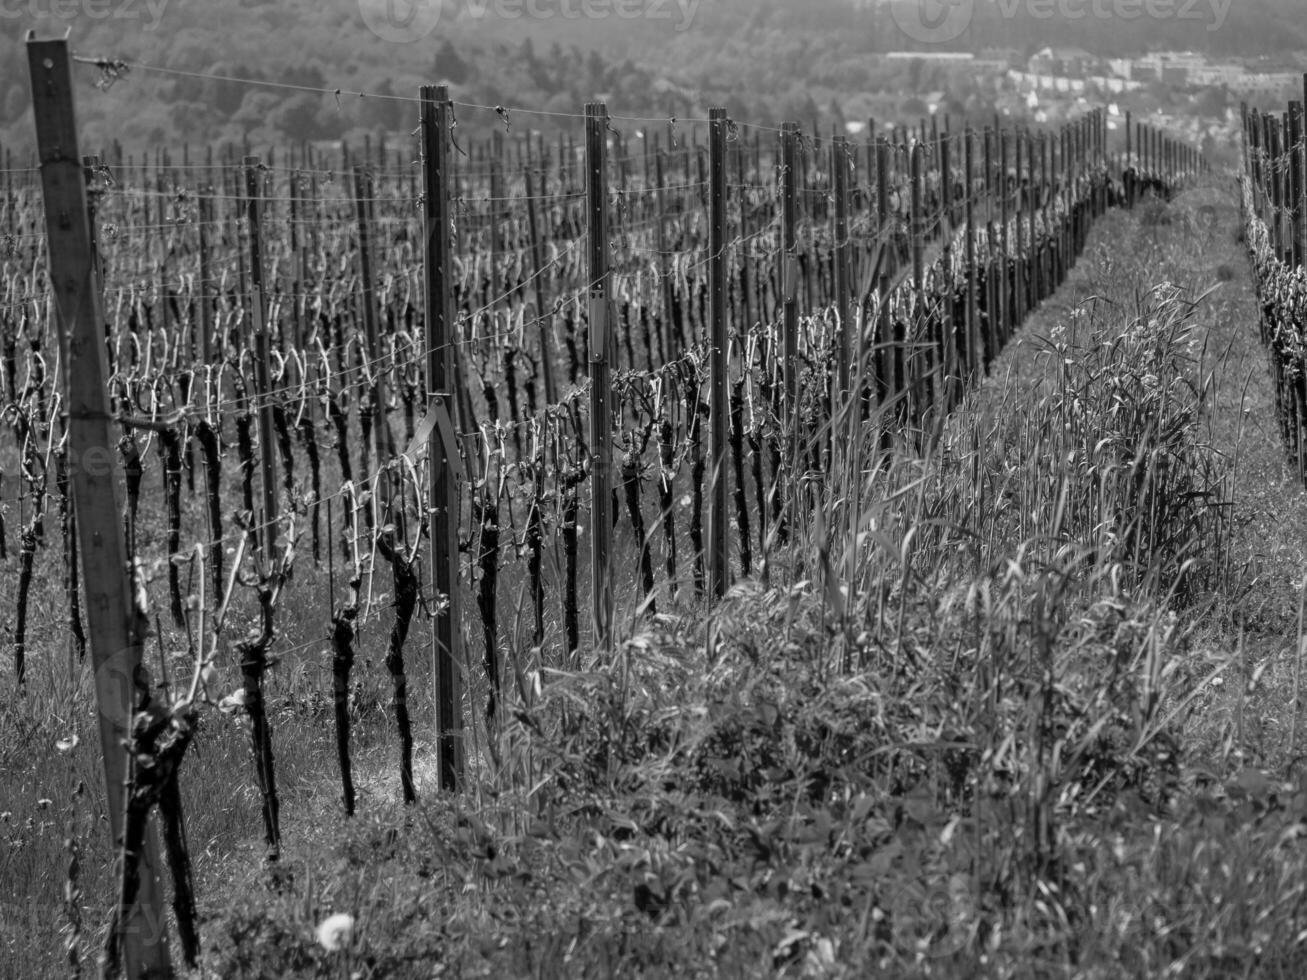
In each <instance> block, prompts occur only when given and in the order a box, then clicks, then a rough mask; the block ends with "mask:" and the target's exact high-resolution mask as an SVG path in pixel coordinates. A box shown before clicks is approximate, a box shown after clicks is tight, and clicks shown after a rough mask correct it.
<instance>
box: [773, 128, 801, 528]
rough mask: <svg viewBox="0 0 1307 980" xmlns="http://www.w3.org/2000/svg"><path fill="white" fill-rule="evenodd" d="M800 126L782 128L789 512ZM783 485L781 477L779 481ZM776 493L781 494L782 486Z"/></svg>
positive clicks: (795, 457) (793, 463)
mask: <svg viewBox="0 0 1307 980" xmlns="http://www.w3.org/2000/svg"><path fill="white" fill-rule="evenodd" d="M798 168H799V124H798V123H796V122H787V123H782V125H781V174H780V176H781V251H780V286H781V304H782V316H783V321H784V322H783V327H782V329H783V334H782V337H783V341H784V346H783V351H784V364H783V366H782V370H783V372H784V379H785V419H784V421H785V428H786V430H787V432H788V433H789V435H788V442H789V447H790V461H789V462H790V468H789V479H788V481H787V483H788V485H787V486H786V487H785V499H786V502H787V509H788V506H789V505H790V504H792V503H793V498H794V491H795V489H796V487H797V486H798V470H799V466H800V460H799V405H798V400H799V260H798V256H797V255H796V254H795V247H796V243H797V221H798V213H797V207H798V179H799V173H798ZM777 482H778V484H779V482H780V481H779V474H778V480H777ZM776 492H778V493H779V492H781V491H780V488H779V485H778V487H777V491H776Z"/></svg>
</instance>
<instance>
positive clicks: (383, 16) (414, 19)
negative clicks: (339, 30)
mask: <svg viewBox="0 0 1307 980" xmlns="http://www.w3.org/2000/svg"><path fill="white" fill-rule="evenodd" d="M358 5H359V13H360V14H362V15H363V22H364V23H365V24H367V25H368V30H370V31H372V33H373V34H375V35H377V37H379V38H381V40H383V41H389V42H391V43H392V44H412V43H413V42H414V41H421V40H422V39H423V38H424V37H426V36H427V35H428V34H430V33H431V32H432V31H434V30H435V29H436V24H437V23H439V21H440V5H441V0H358Z"/></svg>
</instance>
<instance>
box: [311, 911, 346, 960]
mask: <svg viewBox="0 0 1307 980" xmlns="http://www.w3.org/2000/svg"><path fill="white" fill-rule="evenodd" d="M353 933H354V916H352V915H348V914H346V913H344V912H337V913H336V914H335V915H329V916H327V917H326V918H325V919H323V920H322V922H320V923H319V924H318V945H320V946H321V947H322V948H323V949H325V950H326V951H327V952H329V953H334V952H336V951H337V950H338V949H343V948H344V947H345V946H348V945H349V940H350V937H351V936H352V935H353Z"/></svg>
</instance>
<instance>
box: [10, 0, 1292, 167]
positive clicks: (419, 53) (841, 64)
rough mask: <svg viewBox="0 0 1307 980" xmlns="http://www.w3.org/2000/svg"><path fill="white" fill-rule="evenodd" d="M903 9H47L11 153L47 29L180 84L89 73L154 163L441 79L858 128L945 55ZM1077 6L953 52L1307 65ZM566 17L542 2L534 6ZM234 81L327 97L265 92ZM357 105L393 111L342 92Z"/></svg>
mask: <svg viewBox="0 0 1307 980" xmlns="http://www.w3.org/2000/svg"><path fill="white" fill-rule="evenodd" d="M898 2H899V3H900V8H901V9H900V10H899V11H898V16H897V17H896V12H895V10H894V9H893V6H894V5H893V3H890V2H870V3H868V2H858V0H805V2H804V3H803V4H794V3H789V2H785V0H677V2H676V3H673V2H670V0H669V2H667V3H665V4H659V5H658V6H657V7H655V6H653V5H652V3H651V6H650V7H649V10H650V11H651V13H650V15H649V16H646V17H643V18H638V19H627V18H623V17H618V16H613V15H609V16H590V17H585V16H579V17H578V16H563V15H562V14H563V13H564V9H563V8H564V7H566V8H567V10H566V12H568V13H571V12H574V10H573V8H576V9H578V10H582V11H584V10H588V9H590V8H589V7H586V6H584V2H583V0H551V3H552V4H553V7H558V9H557V10H556V11H554V12H555V13H556V14H557V16H552V17H549V18H545V19H540V18H532V17H525V16H520V13H521V11H522V9H524V5H523V4H522V3H520V2H514V0H498V2H497V3H491V2H488V0H479V2H478V3H473V2H472V0H444V7H443V9H442V11H441V14H440V17H439V20H438V22H437V24H436V26H435V29H434V30H433V31H432V32H431V33H430V34H429V35H428V36H426V37H424V38H422V39H421V40H419V41H416V42H415V43H411V44H395V43H390V42H387V41H384V40H382V39H381V38H379V37H378V36H376V35H375V34H374V33H373V32H371V31H370V30H369V29H368V27H367V25H366V23H365V22H364V19H363V16H362V14H361V11H360V5H359V3H358V0H328V2H324V3H312V2H308V0H286V2H278V3H270V2H260V0H212V2H209V3H205V4H203V5H195V4H188V5H186V6H182V5H181V4H176V3H170V2H167V0H165V2H164V3H162V4H154V5H146V4H144V3H142V2H136V3H129V2H128V0H120V8H121V9H120V10H117V11H116V14H115V16H113V17H108V18H99V17H97V18H94V19H93V18H91V17H89V16H86V15H85V14H81V13H79V14H76V15H74V16H71V17H69V16H63V15H61V16H55V14H53V13H50V12H47V13H45V14H42V15H38V16H35V17H34V18H33V19H32V20H31V22H30V23H19V22H18V21H17V20H16V19H15V20H14V21H13V23H14V26H15V27H18V28H21V29H19V30H13V31H10V32H8V33H6V34H5V35H4V36H3V37H0V142H3V144H4V145H5V146H7V147H11V148H15V149H19V150H25V149H26V148H27V147H29V146H30V144H31V139H32V121H31V114H30V110H28V108H27V104H28V98H29V96H28V89H29V83H28V80H27V77H26V71H27V69H26V59H25V58H24V57H23V56H22V51H21V47H22V43H23V41H22V38H23V36H24V35H25V33H26V29H27V28H32V29H35V30H36V31H37V33H38V35H41V36H54V35H61V34H63V33H64V31H65V30H71V40H72V44H73V47H74V49H75V50H77V51H78V52H79V53H80V54H81V55H83V56H84V57H88V58H92V59H101V58H104V59H122V60H124V61H126V62H128V63H130V64H136V65H150V66H154V67H157V68H161V69H166V70H167V71H168V72H169V73H158V72H151V71H142V70H133V71H129V72H128V73H127V75H126V76H125V77H123V78H121V79H119V80H117V81H116V82H115V83H114V84H111V85H110V84H107V83H108V82H109V81H112V79H108V78H105V79H100V81H101V83H102V86H101V88H100V89H99V90H93V89H91V88H90V85H89V81H90V80H91V79H93V78H94V77H95V75H94V72H95V69H94V68H92V67H87V68H85V69H84V71H85V72H86V73H87V74H86V77H87V80H88V85H87V87H86V90H85V94H84V95H83V97H82V99H81V101H80V103H79V110H78V111H79V113H80V117H81V122H82V125H83V129H84V132H85V134H86V139H87V142H88V145H100V146H104V145H106V144H107V143H108V142H109V141H111V140H114V139H118V140H120V141H122V142H123V144H124V145H126V146H128V147H130V148H132V149H136V150H137V151H139V150H140V149H143V148H145V147H148V146H157V145H160V144H161V143H163V142H165V141H166V142H168V143H170V144H176V143H177V142H187V143H190V144H193V145H208V144H212V143H221V142H224V141H230V142H238V141H241V140H248V141H250V142H251V143H252V144H255V145H256V146H258V145H264V144H276V143H285V142H286V141H306V140H338V139H342V138H358V137H359V136H360V135H361V133H363V132H372V133H376V132H378V131H387V132H392V133H394V132H403V131H408V130H410V129H412V127H413V125H414V123H415V118H414V117H415V110H414V108H413V106H412V105H411V104H408V103H405V102H404V101H402V100H395V99H393V98H387V97H390V96H403V97H408V96H413V95H415V94H416V91H417V87H418V86H419V85H421V84H426V83H433V82H447V83H449V84H450V86H451V88H452V92H453V96H454V98H455V99H458V100H462V101H465V102H472V103H477V104H481V105H490V106H494V105H504V106H516V107H521V108H524V109H532V110H543V111H546V112H562V113H575V112H579V111H580V110H581V107H582V106H583V104H584V103H585V102H588V101H592V100H594V99H598V98H601V99H603V100H605V101H607V102H609V104H610V106H612V107H613V109H614V111H615V112H621V113H623V114H626V115H647V116H655V117H671V116H677V117H680V118H687V117H696V116H702V115H703V114H704V111H705V109H706V107H707V106H709V105H723V106H725V107H726V108H727V109H728V111H729V112H730V114H731V115H732V117H734V118H737V119H748V120H753V121H757V122H763V123H768V122H777V121H780V120H784V119H802V120H805V121H806V120H813V119H818V118H821V119H822V120H823V122H825V123H838V122H840V121H841V119H840V114H841V110H840V108H839V107H840V104H841V103H847V100H848V99H849V98H850V97H852V96H856V95H864V94H866V93H869V92H875V91H878V90H881V89H883V88H884V87H886V86H889V85H893V86H897V87H901V86H902V85H903V84H908V83H911V82H912V80H911V79H906V80H905V79H899V78H896V77H893V75H892V71H899V69H897V68H896V69H893V70H892V71H891V74H889V75H887V69H886V68H885V67H883V66H879V65H878V64H877V60H876V58H875V57H874V56H875V55H876V54H878V53H884V52H886V51H891V50H903V49H914V48H919V49H923V50H926V49H929V48H930V46H929V45H922V44H919V43H918V42H916V41H914V40H913V39H912V38H911V37H908V36H907V35H906V34H905V33H904V31H903V30H902V29H901V28H900V26H899V24H900V22H903V20H904V17H903V8H902V5H903V4H907V5H908V7H909V8H910V7H911V6H912V5H913V4H915V3H917V2H919V0H898ZM559 4H562V5H563V6H561V7H559V6H558V5H559ZM1058 4H1061V5H1062V6H1067V5H1068V4H1070V6H1067V9H1068V10H1072V9H1080V7H1081V6H1087V4H1080V0H1056V3H1055V4H1054V5H1053V7H1054V13H1055V16H1052V17H1047V16H1043V15H1042V14H1041V13H1040V12H1041V11H1042V10H1043V8H1044V7H1045V6H1046V5H1047V4H1032V3H1029V2H1024V0H976V2H975V3H974V6H973V8H972V14H971V18H970V24H969V27H968V29H967V30H966V31H965V32H963V33H962V34H961V35H960V36H959V37H958V38H956V39H955V40H953V41H951V42H950V44H949V45H948V46H949V47H950V48H953V49H957V50H976V51H980V50H985V49H1002V50H1005V51H1010V52H1015V53H1016V54H1018V55H1019V56H1024V55H1027V54H1029V53H1031V52H1033V51H1036V50H1038V49H1040V48H1041V47H1044V46H1048V45H1063V46H1066V45H1075V46H1077V47H1083V48H1085V49H1087V50H1090V51H1091V52H1093V53H1097V54H1103V55H1107V54H1111V55H1115V56H1125V55H1129V54H1137V53H1142V52H1143V51H1146V50H1149V49H1191V50H1197V51H1204V52H1208V53H1211V54H1220V55H1240V56H1256V55H1268V56H1275V55H1277V54H1287V53H1288V52H1291V51H1294V50H1302V49H1304V48H1307V25H1304V23H1303V21H1302V17H1301V16H1300V10H1299V9H1298V6H1297V4H1296V3H1295V2H1294V0H1247V2H1244V0H1241V2H1239V3H1238V4H1235V5H1233V6H1231V7H1229V8H1228V9H1224V7H1223V0H1212V2H1211V3H1210V4H1209V2H1208V0H1203V2H1202V3H1201V4H1194V5H1190V4H1188V2H1187V0H1186V2H1184V3H1181V2H1177V3H1176V4H1175V5H1174V6H1175V16H1171V17H1142V18H1137V19H1136V18H1129V19H1127V18H1123V17H1106V18H1104V17H1097V16H1086V17H1083V18H1079V19H1075V20H1069V19H1068V18H1067V17H1065V16H1060V15H1057V13H1056V12H1057V11H1058V10H1061V9H1062V7H1061V6H1058ZM578 5H580V6H578ZM553 7H551V6H550V4H549V3H544V2H543V0H540V2H538V3H536V4H534V5H533V7H532V8H531V9H536V10H545V9H549V10H552V9H553ZM33 9H35V8H33ZM594 9H596V10H600V11H601V12H602V10H603V9H606V8H604V6H603V5H600V6H598V7H595V8H594ZM1093 9H1097V8H1093ZM1106 9H1108V10H1109V11H1110V10H1113V9H1115V7H1114V6H1113V5H1112V4H1107V5H1106ZM655 10H656V11H657V15H654V13H652V12H653V11H655ZM515 12H516V13H517V14H519V16H514V13H515ZM1182 12H1183V13H1184V14H1185V16H1181V13H1182ZM24 13H26V11H25V12H24ZM1218 23H1219V29H1215V30H1214V29H1211V28H1213V27H1216V25H1217V24H1218ZM236 52H239V53H236ZM171 73H182V74H171ZM213 76H218V77H213ZM223 77H231V78H240V79H252V80H258V81H265V82H270V83H278V84H280V85H293V86H302V87H304V88H305V89H309V90H319V89H320V90H324V91H321V92H319V91H300V90H288V89H283V88H276V87H269V88H267V89H258V88H252V87H250V86H248V85H242V84H237V83H233V82H226V81H223V80H222V78H223ZM919 84H921V85H923V87H925V86H927V85H929V84H931V80H928V79H923V80H919ZM935 84H938V83H935ZM338 89H339V90H340V91H341V92H342V93H344V92H359V91H361V92H366V93H369V94H371V95H374V96H377V97H378V98H372V99H368V98H361V97H358V96H353V97H349V96H347V95H344V94H341V95H336V94H335V93H336V90H338ZM983 108H984V107H983V106H982V107H980V111H983ZM552 121H553V118H552V117H548V116H543V117H542V116H535V117H532V118H531V119H530V121H529V123H527V122H524V121H519V125H528V124H529V125H530V126H532V127H533V128H540V129H545V130H549V129H552V128H554V126H552V125H551V122H552ZM512 122H513V120H511V119H510V120H509V123H510V125H511V124H512ZM464 125H465V127H471V126H472V125H473V122H472V121H470V120H469V121H465V123H464ZM482 125H483V126H484V125H489V123H482ZM165 138H166V139H165Z"/></svg>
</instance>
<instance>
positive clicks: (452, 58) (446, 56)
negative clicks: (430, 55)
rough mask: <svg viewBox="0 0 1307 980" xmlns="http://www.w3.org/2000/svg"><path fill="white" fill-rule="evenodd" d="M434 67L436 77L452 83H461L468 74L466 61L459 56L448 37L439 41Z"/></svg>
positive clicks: (465, 79)
mask: <svg viewBox="0 0 1307 980" xmlns="http://www.w3.org/2000/svg"><path fill="white" fill-rule="evenodd" d="M435 69H436V71H435V73H436V75H437V76H438V77H440V78H443V79H445V80H446V81H449V82H451V83H452V84H454V85H462V84H463V83H464V82H466V81H467V78H468V75H469V74H470V72H469V70H468V66H467V62H465V61H464V60H463V59H462V57H460V55H459V53H458V49H457V48H456V47H454V45H453V44H451V43H450V41H449V38H445V40H444V41H442V42H441V45H440V50H438V51H437V52H436V64H435Z"/></svg>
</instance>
